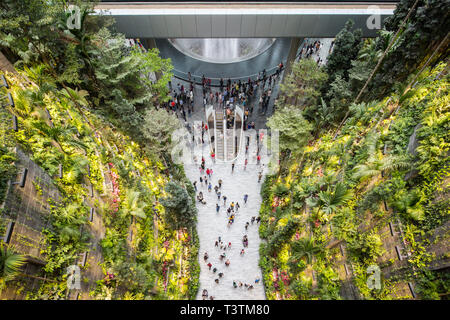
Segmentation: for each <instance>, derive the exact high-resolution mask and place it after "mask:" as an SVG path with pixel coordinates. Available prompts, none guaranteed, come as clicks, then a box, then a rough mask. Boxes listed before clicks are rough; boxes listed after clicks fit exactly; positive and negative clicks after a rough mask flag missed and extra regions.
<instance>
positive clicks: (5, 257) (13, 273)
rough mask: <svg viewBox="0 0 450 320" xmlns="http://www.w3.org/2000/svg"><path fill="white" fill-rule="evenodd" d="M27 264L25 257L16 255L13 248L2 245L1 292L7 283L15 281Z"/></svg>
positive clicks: (0, 263)
mask: <svg viewBox="0 0 450 320" xmlns="http://www.w3.org/2000/svg"><path fill="white" fill-rule="evenodd" d="M25 262H26V259H25V256H23V255H21V254H17V253H15V252H14V248H13V247H11V246H8V245H7V244H4V243H3V242H1V243H0V291H1V290H2V289H3V288H4V287H5V285H6V282H8V281H11V280H14V279H15V278H16V277H17V276H18V275H19V274H20V268H21V267H22V266H23V265H24V264H25Z"/></svg>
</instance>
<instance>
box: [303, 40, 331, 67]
mask: <svg viewBox="0 0 450 320" xmlns="http://www.w3.org/2000/svg"><path fill="white" fill-rule="evenodd" d="M333 44H334V41H333V42H331V47H330V49H329V52H328V53H330V52H331V50H332V47H333ZM323 45H324V44H323V43H322V42H321V41H320V40H314V41H311V42H309V41H306V43H305V44H304V45H303V47H302V50H301V51H300V59H303V58H305V59H308V58H311V57H313V56H314V55H315V56H316V57H313V58H314V59H315V60H316V62H317V64H318V65H321V64H325V62H326V61H323V60H322V58H321V57H320V55H319V52H320V49H322V47H323Z"/></svg>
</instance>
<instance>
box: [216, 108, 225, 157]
mask: <svg viewBox="0 0 450 320" xmlns="http://www.w3.org/2000/svg"><path fill="white" fill-rule="evenodd" d="M215 127H216V134H217V137H215V139H216V141H217V142H216V143H217V150H216V158H217V159H219V160H224V159H225V154H224V151H225V150H224V141H223V129H224V128H223V112H222V111H216V124H215Z"/></svg>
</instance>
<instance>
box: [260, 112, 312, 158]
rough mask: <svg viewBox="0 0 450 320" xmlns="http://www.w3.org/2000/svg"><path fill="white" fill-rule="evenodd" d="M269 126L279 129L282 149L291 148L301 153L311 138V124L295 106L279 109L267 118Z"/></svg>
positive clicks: (272, 128)
mask: <svg viewBox="0 0 450 320" xmlns="http://www.w3.org/2000/svg"><path fill="white" fill-rule="evenodd" d="M267 126H268V127H269V128H270V129H271V130H278V131H279V133H280V135H279V139H280V141H279V143H280V144H279V146H280V150H282V151H283V150H290V151H291V152H292V153H294V154H299V153H300V152H301V151H302V150H303V148H304V147H305V146H306V144H307V143H308V141H309V139H310V138H311V131H312V126H311V124H309V122H308V121H307V120H305V118H304V117H303V115H302V114H301V113H300V112H298V111H297V110H296V109H295V108H293V107H285V108H283V109H280V110H277V112H275V113H274V114H273V115H272V116H271V117H270V118H269V119H268V120H267Z"/></svg>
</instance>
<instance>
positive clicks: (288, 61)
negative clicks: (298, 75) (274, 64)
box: [283, 38, 303, 81]
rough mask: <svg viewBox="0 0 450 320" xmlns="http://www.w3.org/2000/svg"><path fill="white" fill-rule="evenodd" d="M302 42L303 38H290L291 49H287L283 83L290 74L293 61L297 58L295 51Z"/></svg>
mask: <svg viewBox="0 0 450 320" xmlns="http://www.w3.org/2000/svg"><path fill="white" fill-rule="evenodd" d="M302 42H303V38H292V39H291V47H290V49H289V54H288V56H287V59H286V65H285V69H284V75H283V81H284V79H285V78H286V76H287V75H289V74H290V73H291V69H292V64H293V63H294V61H295V57H296V56H297V51H298V48H299V47H300V45H301V44H302Z"/></svg>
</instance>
